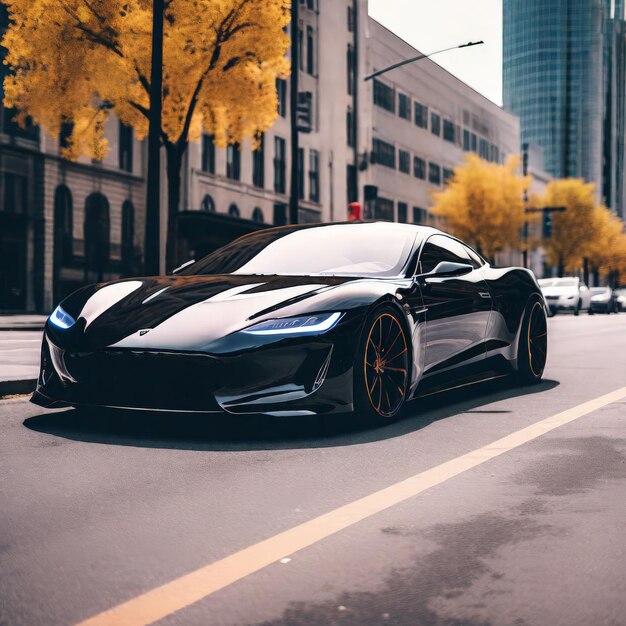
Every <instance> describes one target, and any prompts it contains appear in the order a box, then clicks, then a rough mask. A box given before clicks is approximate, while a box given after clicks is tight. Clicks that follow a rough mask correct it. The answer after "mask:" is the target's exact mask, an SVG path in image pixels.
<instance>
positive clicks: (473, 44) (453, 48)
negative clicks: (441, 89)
mask: <svg viewBox="0 0 626 626" xmlns="http://www.w3.org/2000/svg"><path fill="white" fill-rule="evenodd" d="M483 43H485V42H484V41H482V40H481V41H468V42H467V43H463V44H461V45H460V46H451V47H450V48H444V49H443V50H437V51H436V52H431V53H430V54H420V55H418V56H416V57H413V58H411V59H405V60H404V61H400V62H398V63H394V64H393V65H390V66H389V67H386V68H384V69H382V70H377V71H376V72H373V73H372V74H369V75H368V76H366V77H365V79H364V80H371V79H372V78H376V76H380V75H381V74H386V73H387V72H390V71H391V70H395V69H396V68H397V67H402V66H403V65H408V64H409V63H415V61H419V60H420V59H427V58H429V57H432V56H434V55H435V54H439V53H441V52H447V51H448V50H456V49H457V48H469V47H471V46H479V45H480V44H483Z"/></svg>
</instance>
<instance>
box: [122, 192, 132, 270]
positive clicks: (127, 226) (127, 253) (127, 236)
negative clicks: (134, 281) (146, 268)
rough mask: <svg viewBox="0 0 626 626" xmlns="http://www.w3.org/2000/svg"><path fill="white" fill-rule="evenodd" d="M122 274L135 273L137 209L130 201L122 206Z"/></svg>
mask: <svg viewBox="0 0 626 626" xmlns="http://www.w3.org/2000/svg"><path fill="white" fill-rule="evenodd" d="M122 273H123V274H124V275H125V276H132V275H133V274H134V273H135V207H134V206H133V203H132V202H131V201H130V200H126V202H124V204H122Z"/></svg>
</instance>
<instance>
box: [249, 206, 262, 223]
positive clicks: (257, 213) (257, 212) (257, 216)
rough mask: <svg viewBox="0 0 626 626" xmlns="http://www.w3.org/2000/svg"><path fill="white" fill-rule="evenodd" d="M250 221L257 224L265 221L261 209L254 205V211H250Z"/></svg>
mask: <svg viewBox="0 0 626 626" xmlns="http://www.w3.org/2000/svg"><path fill="white" fill-rule="evenodd" d="M252 221H253V222H256V223H257V224H263V222H265V218H264V217H263V211H262V210H261V209H260V208H259V207H255V209H254V211H252Z"/></svg>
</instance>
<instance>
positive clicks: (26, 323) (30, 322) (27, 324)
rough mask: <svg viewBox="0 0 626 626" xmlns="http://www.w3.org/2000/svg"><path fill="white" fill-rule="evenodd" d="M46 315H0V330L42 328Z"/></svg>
mask: <svg viewBox="0 0 626 626" xmlns="http://www.w3.org/2000/svg"><path fill="white" fill-rule="evenodd" d="M47 319H48V316H47V315H26V314H18V315H0V331H1V330H43V327H44V324H45V323H46V320H47Z"/></svg>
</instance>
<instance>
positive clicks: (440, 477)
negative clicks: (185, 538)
mask: <svg viewBox="0 0 626 626" xmlns="http://www.w3.org/2000/svg"><path fill="white" fill-rule="evenodd" d="M623 398H626V387H622V388H621V389H617V390H616V391H613V392H611V393H608V394H606V395H603V396H600V397H599V398H595V399H594V400H590V401H589V402H584V403H583V404H579V405H578V406H575V407H573V408H571V409H567V410H566V411H563V412H562V413H558V414H556V415H553V416H552V417H548V418H547V419H544V420H541V421H539V422H536V423H535V424H531V425H530V426H527V427H526V428H522V429H521V430H518V431H516V432H514V433H511V434H510V435H507V436H506V437H502V439H498V440H497V441H494V442H493V443H490V444H487V445H486V446H483V447H482V448H478V449H476V450H473V451H472V452H468V453H467V454H464V455H462V456H460V457H457V458H455V459H452V460H450V461H447V462H445V463H442V464H441V465H437V466H436V467H433V468H432V469H429V470H426V471H424V472H420V473H419V474H416V475H414V476H411V477H410V478H407V479H406V480H402V481H400V482H397V483H395V484H393V485H391V486H389V487H386V488H385V489H381V490H380V491H377V492H375V493H372V494H370V495H369V496H365V497H364V498H361V499H359V500H355V501H354V502H350V503H349V504H346V505H344V506H341V507H339V508H338V509H335V510H333V511H330V512H328V513H325V514H324V515H320V516H319V517H316V518H314V519H312V520H310V521H308V522H304V523H303V524H300V525H299V526H295V527H293V528H290V529H289V530H285V531H284V532H282V533H279V534H278V535H275V536H274V537H270V538H269V539H265V540H264V541H260V542H259V543H256V544H254V545H252V546H250V547H248V548H244V549H243V550H240V551H239V552H235V553H234V554H231V555H230V556H227V557H225V558H223V559H221V560H219V561H215V562H214V563H211V564H209V565H206V566H205V567H201V568H200V569H197V570H195V571H193V572H190V573H189V574H186V575H184V576H181V577H180V578H176V579H175V580H172V581H170V582H168V583H165V584H164V585H161V586H160V587H157V588H155V589H152V590H150V591H147V592H146V593H143V594H141V595H139V596H137V597H135V598H132V599H130V600H128V601H127V602H123V603H122V604H119V605H117V606H115V607H113V608H111V609H109V610H107V611H104V612H102V613H99V614H98V615H95V616H94V617H91V618H90V619H87V620H85V621H84V622H81V623H80V624H79V625H78V626H138V625H140V624H142V625H143V624H152V623H153V622H156V621H158V620H160V619H163V618H164V617H166V616H167V615H170V614H171V613H174V612H175V611H179V610H180V609H183V608H185V607H186V606H189V605H191V604H193V603H195V602H198V601H199V600H202V599H203V598H206V597H207V596H209V595H211V594H212V593H215V592H216V591H219V590H220V589H223V588H224V587H227V586H228V585H231V584H232V583H234V582H237V581H238V580H241V579H242V578H244V577H246V576H248V575H250V574H253V573H254V572H257V571H259V570H260V569H262V568H264V567H266V566H268V565H270V564H271V563H275V562H276V561H279V560H280V559H282V558H284V557H286V556H288V555H292V554H294V553H295V552H297V551H298V550H302V549H303V548H306V547H308V546H311V545H313V544H314V543H317V542H318V541H321V540H322V539H325V538H326V537H329V536H331V535H333V534H335V533H337V532H339V531H340V530H343V529H344V528H348V527H349V526H352V525H353V524H356V523H357V522H359V521H361V520H363V519H366V518H368V517H371V516H372V515H375V514H376V513H380V512H381V511H384V510H386V509H388V508H390V507H392V506H394V505H395V504H399V503H400V502H404V501H405V500H408V499H409V498H412V497H414V496H416V495H418V494H420V493H422V492H424V491H426V490H427V489H430V488H431V487H434V486H436V485H440V484H441V483H443V482H445V481H446V480H449V479H450V478H454V477H455V476H458V475H459V474H462V473H463V472H466V471H467V470H469V469H472V468H473V467H476V466H478V465H481V464H482V463H485V462H486V461H489V460H490V459H493V458H495V457H497V456H499V455H501V454H504V453H505V452H509V451H510V450H513V449H515V448H517V447H519V446H521V445H523V444H525V443H528V442H529V441H532V440H533V439H537V437H541V435H545V434H546V433H549V432H550V431H551V430H554V429H555V428H558V427H559V426H563V425H564V424H568V423H569V422H572V421H574V420H576V419H578V418H579V417H582V416H584V415H587V414H589V413H592V412H593V411H596V410H598V409H600V408H602V407H603V406H606V405H608V404H611V403H613V402H617V401H618V400H621V399H623Z"/></svg>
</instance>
